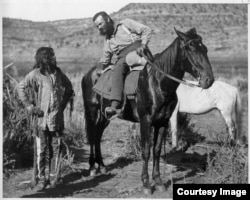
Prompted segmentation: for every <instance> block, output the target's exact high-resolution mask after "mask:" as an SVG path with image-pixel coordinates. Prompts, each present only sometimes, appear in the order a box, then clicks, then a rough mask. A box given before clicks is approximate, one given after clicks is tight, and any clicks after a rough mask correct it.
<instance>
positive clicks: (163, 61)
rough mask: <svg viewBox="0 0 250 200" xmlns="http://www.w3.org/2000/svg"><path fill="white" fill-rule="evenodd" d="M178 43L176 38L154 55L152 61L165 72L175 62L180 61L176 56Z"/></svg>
mask: <svg viewBox="0 0 250 200" xmlns="http://www.w3.org/2000/svg"><path fill="white" fill-rule="evenodd" d="M179 43H180V40H179V38H176V39H175V40H174V41H173V42H172V43H171V44H170V45H169V46H168V47H167V48H166V49H165V50H163V51H162V52H161V53H158V54H156V55H155V59H154V63H155V64H156V65H157V66H158V67H159V68H160V69H161V70H163V71H164V72H166V73H168V72H169V71H170V70H171V69H172V68H173V67H174V66H175V65H176V64H177V62H180V59H178V58H177V56H176V55H178V50H179Z"/></svg>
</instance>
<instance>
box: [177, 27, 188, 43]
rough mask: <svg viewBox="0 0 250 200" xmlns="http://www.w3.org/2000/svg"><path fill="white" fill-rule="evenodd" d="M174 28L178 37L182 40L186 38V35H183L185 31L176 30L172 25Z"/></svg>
mask: <svg viewBox="0 0 250 200" xmlns="http://www.w3.org/2000/svg"><path fill="white" fill-rule="evenodd" d="M174 30H175V32H176V34H177V35H178V37H179V38H181V39H182V40H184V41H186V40H187V36H186V35H185V33H182V32H180V31H178V30H177V29H176V28H175V27H174Z"/></svg>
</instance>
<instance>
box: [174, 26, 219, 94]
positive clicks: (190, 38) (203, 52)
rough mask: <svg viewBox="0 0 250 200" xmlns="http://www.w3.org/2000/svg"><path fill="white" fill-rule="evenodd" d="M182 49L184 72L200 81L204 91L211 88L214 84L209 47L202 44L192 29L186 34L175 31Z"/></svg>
mask: <svg viewBox="0 0 250 200" xmlns="http://www.w3.org/2000/svg"><path fill="white" fill-rule="evenodd" d="M175 32H176V34H177V35H178V38H179V39H180V46H181V49H182V61H183V66H184V68H185V69H184V70H185V71H187V72H189V73H190V74H191V75H192V76H194V77H195V78H196V79H198V81H199V84H200V86H201V87H202V88H203V89H206V88H209V87H210V86H211V85H212V84H213V82H214V76H213V72H212V67H211V64H210V62H209V59H208V56H207V47H206V46H205V45H204V44H203V43H202V38H201V37H200V36H199V35H198V34H197V32H196V29H195V28H192V29H190V30H189V31H187V32H186V33H182V32H180V31H178V30H176V29H175Z"/></svg>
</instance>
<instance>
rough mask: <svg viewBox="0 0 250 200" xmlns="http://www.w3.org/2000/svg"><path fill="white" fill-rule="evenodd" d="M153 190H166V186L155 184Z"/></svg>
mask: <svg viewBox="0 0 250 200" xmlns="http://www.w3.org/2000/svg"><path fill="white" fill-rule="evenodd" d="M155 190H156V191H159V192H166V190H167V189H166V187H165V186H164V185H156V186H155Z"/></svg>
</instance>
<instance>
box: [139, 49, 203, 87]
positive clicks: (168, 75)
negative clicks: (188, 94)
mask: <svg viewBox="0 0 250 200" xmlns="http://www.w3.org/2000/svg"><path fill="white" fill-rule="evenodd" d="M142 56H143V57H144V58H145V59H146V61H147V62H148V63H149V64H150V65H151V66H152V67H154V68H155V69H156V70H157V71H158V72H160V73H162V74H163V75H164V76H166V77H168V78H170V79H172V80H174V81H176V82H178V83H183V84H185V85H189V86H191V87H200V86H199V85H196V84H193V83H190V82H187V81H185V80H180V79H178V78H176V77H174V76H171V75H170V74H167V73H165V72H164V71H163V70H161V69H160V68H158V67H157V66H156V65H155V64H154V63H153V62H152V61H151V60H149V59H148V57H147V56H146V55H145V54H144V52H143V53H142Z"/></svg>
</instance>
